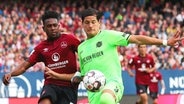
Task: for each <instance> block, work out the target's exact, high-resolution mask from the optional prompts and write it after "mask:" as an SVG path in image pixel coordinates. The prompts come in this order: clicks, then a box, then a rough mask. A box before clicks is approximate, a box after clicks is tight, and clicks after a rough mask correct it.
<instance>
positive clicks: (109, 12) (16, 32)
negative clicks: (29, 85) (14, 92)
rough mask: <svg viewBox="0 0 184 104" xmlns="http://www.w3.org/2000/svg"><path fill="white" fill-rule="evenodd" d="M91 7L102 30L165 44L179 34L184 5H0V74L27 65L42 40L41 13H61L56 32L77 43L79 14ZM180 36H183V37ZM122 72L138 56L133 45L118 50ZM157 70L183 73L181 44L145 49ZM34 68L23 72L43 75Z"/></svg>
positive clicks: (37, 0) (71, 0)
mask: <svg viewBox="0 0 184 104" xmlns="http://www.w3.org/2000/svg"><path fill="white" fill-rule="evenodd" d="M88 7H93V8H96V9H98V10H99V11H102V12H103V13H104V15H103V17H102V29H113V30H118V31H124V32H126V33H130V34H137V35H148V36H152V37H157V38H160V39H168V38H169V37H170V36H172V35H173V34H174V33H175V32H176V31H177V30H181V31H184V1H183V0H169V1H167V0H54V1H52V0H0V72H9V71H11V70H13V69H14V67H15V66H17V65H18V64H19V63H21V62H22V60H26V59H27V57H28V56H29V54H30V53H31V51H32V50H33V48H34V47H35V45H37V44H38V43H39V42H40V41H42V40H45V39H46V34H45V33H44V32H43V30H42V22H41V21H40V16H41V15H42V14H43V13H44V12H45V11H46V10H54V11H57V12H58V13H60V14H61V20H60V23H61V27H62V30H63V31H64V32H71V33H74V34H75V35H76V37H78V38H79V39H80V40H81V41H83V40H84V39H85V38H86V35H85V33H84V32H83V29H82V28H81V21H80V13H81V11H82V10H84V9H86V8H88ZM182 35H184V32H182ZM118 51H119V56H120V61H121V64H122V70H126V64H127V62H128V60H129V59H130V57H133V56H134V55H137V47H136V45H129V46H128V47H119V48H118ZM148 53H150V54H152V55H153V56H154V58H155V62H156V66H157V68H158V69H159V70H168V69H177V70H182V69H184V41H181V42H180V43H179V47H175V48H173V47H169V46H161V47H158V46H148ZM43 69H44V65H43V63H38V64H36V65H35V66H33V67H32V68H30V69H29V70H28V71H42V70H43Z"/></svg>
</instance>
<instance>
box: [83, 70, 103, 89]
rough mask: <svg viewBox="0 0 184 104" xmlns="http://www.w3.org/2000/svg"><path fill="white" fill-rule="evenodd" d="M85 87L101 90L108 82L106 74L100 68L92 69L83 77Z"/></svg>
mask: <svg viewBox="0 0 184 104" xmlns="http://www.w3.org/2000/svg"><path fill="white" fill-rule="evenodd" d="M83 83H84V87H85V88H86V89H87V90H88V91H92V92H96V91H100V90H101V89H102V88H103V87H104V86H105V83H106V78H105V76H104V74H103V73H102V72H100V71H98V70H90V71H89V72H88V73H86V75H85V76H84V78H83Z"/></svg>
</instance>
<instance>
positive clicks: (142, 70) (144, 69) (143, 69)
mask: <svg viewBox="0 0 184 104" xmlns="http://www.w3.org/2000/svg"><path fill="white" fill-rule="evenodd" d="M138 70H139V71H141V72H144V71H146V68H138Z"/></svg>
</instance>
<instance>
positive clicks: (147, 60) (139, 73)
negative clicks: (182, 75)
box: [127, 45, 156, 104]
mask: <svg viewBox="0 0 184 104" xmlns="http://www.w3.org/2000/svg"><path fill="white" fill-rule="evenodd" d="M138 51H139V54H138V55H137V56H135V57H133V58H131V59H130V60H129V62H128V70H127V71H128V73H129V75H130V76H134V73H133V72H132V71H131V70H130V69H131V68H133V67H134V69H135V84H136V91H137V94H138V95H139V96H140V99H139V100H138V101H137V103H138V104H148V95H147V90H148V86H149V83H150V76H149V73H151V72H153V71H154V70H156V68H155V62H154V59H153V57H152V56H151V55H149V54H147V53H146V52H147V50H146V45H138Z"/></svg>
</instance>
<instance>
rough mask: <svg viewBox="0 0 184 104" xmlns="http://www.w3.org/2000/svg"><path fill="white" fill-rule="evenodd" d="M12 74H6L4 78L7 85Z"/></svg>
mask: <svg viewBox="0 0 184 104" xmlns="http://www.w3.org/2000/svg"><path fill="white" fill-rule="evenodd" d="M10 79H11V74H10V73H8V74H5V75H4V76H3V78H2V81H3V83H4V84H5V85H6V86H7V85H8V84H9V83H10Z"/></svg>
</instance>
